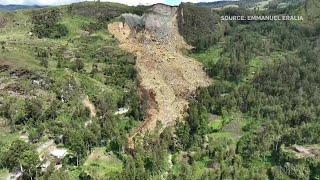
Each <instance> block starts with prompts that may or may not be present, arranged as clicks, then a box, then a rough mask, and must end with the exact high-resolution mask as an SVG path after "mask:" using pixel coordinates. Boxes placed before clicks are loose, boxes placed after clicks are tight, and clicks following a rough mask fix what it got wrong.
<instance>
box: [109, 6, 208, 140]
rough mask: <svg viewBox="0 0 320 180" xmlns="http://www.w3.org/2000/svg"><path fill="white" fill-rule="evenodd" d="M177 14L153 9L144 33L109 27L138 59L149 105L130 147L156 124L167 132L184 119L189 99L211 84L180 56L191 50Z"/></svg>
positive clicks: (118, 25) (129, 27) (114, 25)
mask: <svg viewBox="0 0 320 180" xmlns="http://www.w3.org/2000/svg"><path fill="white" fill-rule="evenodd" d="M176 11H177V8H176V7H171V6H166V5H162V4H157V5H154V6H153V7H152V8H151V9H150V12H148V13H147V14H144V15H143V19H144V23H145V29H144V30H141V31H135V28H133V27H132V24H130V23H129V24H130V25H128V23H126V22H124V23H123V22H115V23H112V24H109V26H108V30H109V32H110V33H111V34H113V35H114V36H115V37H116V38H117V39H118V40H119V41H120V47H121V48H122V49H124V50H126V51H128V52H130V53H133V54H135V55H136V56H137V63H136V68H137V70H138V76H139V80H140V86H141V88H140V89H143V91H142V92H143V93H142V94H143V98H144V100H145V101H147V103H146V104H148V106H147V108H148V109H147V118H146V119H145V121H144V123H143V124H142V125H141V126H140V127H139V128H138V129H137V130H136V131H134V132H133V133H132V136H131V137H130V138H129V144H130V145H131V146H133V144H134V143H130V142H133V141H132V140H133V139H134V137H135V136H136V135H137V134H140V133H142V134H143V133H144V132H146V131H150V130H153V129H154V128H155V127H156V125H157V121H160V122H161V124H162V125H163V128H165V127H167V126H172V125H174V124H175V122H176V121H177V120H181V119H183V118H184V116H185V110H186V109H187V107H188V98H189V97H190V96H192V95H193V94H194V93H195V91H196V90H197V89H198V88H199V87H204V86H208V85H209V84H210V83H211V79H209V78H208V77H207V75H206V74H205V72H204V71H203V67H202V65H201V64H200V63H199V62H197V61H196V60H194V59H191V58H188V57H185V56H184V55H183V54H182V52H181V50H182V49H186V48H190V46H189V45H187V44H186V43H185V41H184V40H183V38H182V37H181V36H180V35H179V33H178V28H177V18H176Z"/></svg>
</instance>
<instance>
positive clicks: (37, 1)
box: [0, 0, 217, 5]
mask: <svg viewBox="0 0 320 180" xmlns="http://www.w3.org/2000/svg"><path fill="white" fill-rule="evenodd" d="M80 1H84V0H0V4H1V5H6V4H24V5H62V4H70V3H73V2H80ZM101 1H110V2H119V3H123V4H128V5H139V4H155V3H165V4H170V5H177V4H179V3H180V2H212V1H217V0H101Z"/></svg>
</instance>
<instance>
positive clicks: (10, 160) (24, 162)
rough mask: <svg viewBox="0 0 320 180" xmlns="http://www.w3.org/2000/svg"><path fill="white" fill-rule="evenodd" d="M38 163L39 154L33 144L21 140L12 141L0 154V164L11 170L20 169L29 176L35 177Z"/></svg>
mask: <svg viewBox="0 0 320 180" xmlns="http://www.w3.org/2000/svg"><path fill="white" fill-rule="evenodd" d="M39 163H40V161H39V156H38V154H37V152H36V151H35V149H34V148H33V146H30V145H29V144H27V143H25V142H24V141H21V140H16V141H14V142H12V143H11V145H9V146H8V148H7V149H4V150H3V151H2V153H1V154H0V164H2V165H3V166H4V167H6V168H8V169H10V170H11V171H14V170H15V169H21V170H22V172H23V173H24V174H25V175H26V176H28V177H30V178H33V177H35V175H36V172H37V165H38V164H39Z"/></svg>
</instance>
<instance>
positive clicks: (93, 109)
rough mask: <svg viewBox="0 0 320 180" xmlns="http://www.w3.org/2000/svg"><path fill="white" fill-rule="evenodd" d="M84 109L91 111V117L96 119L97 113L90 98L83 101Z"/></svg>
mask: <svg viewBox="0 0 320 180" xmlns="http://www.w3.org/2000/svg"><path fill="white" fill-rule="evenodd" d="M82 103H83V105H84V107H86V108H88V109H89V110H90V117H96V115H97V111H96V108H95V107H94V105H93V104H92V102H91V101H90V100H89V98H88V96H86V98H85V99H84V100H83V101H82Z"/></svg>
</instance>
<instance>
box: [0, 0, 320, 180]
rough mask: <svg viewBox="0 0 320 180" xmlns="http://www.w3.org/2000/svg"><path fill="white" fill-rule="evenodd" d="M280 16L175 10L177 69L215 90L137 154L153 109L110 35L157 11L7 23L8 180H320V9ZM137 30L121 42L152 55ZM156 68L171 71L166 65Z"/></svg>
mask: <svg viewBox="0 0 320 180" xmlns="http://www.w3.org/2000/svg"><path fill="white" fill-rule="evenodd" d="M280 2H282V1H279V3H280ZM287 2H288V3H290V2H289V1H287ZM277 3H278V2H277ZM278 5H279V4H276V5H274V6H269V7H268V8H269V9H263V10H257V9H251V8H249V9H248V8H246V7H240V8H224V9H219V10H212V9H211V10H210V9H204V8H203V7H200V8H199V7H196V6H194V5H192V4H181V5H180V6H179V7H178V14H177V22H178V28H179V32H180V35H181V36H183V37H184V39H185V41H186V42H187V43H188V44H190V45H192V46H193V47H194V49H193V51H190V52H185V51H183V52H185V53H187V54H184V55H182V54H179V57H180V56H183V58H184V59H191V58H192V59H197V60H199V62H201V63H202V64H203V66H204V69H203V70H204V71H205V72H206V73H207V75H208V76H210V77H211V78H212V79H213V80H214V81H213V83H212V84H211V85H210V86H208V87H202V88H198V89H197V91H196V93H192V95H188V96H187V97H186V98H185V101H188V104H189V108H188V109H185V111H186V113H183V114H184V116H183V119H182V120H180V121H179V122H178V123H177V124H176V125H175V126H163V125H162V124H161V123H157V124H156V126H155V127H154V128H152V130H151V131H146V132H144V134H143V136H139V135H138V136H136V137H135V143H136V144H135V146H134V148H128V137H129V135H130V133H132V132H133V130H134V129H136V128H137V127H139V125H141V123H142V121H143V120H144V119H145V117H146V112H145V110H146V109H147V107H146V104H145V103H143V102H145V100H146V99H144V98H145V97H144V96H143V95H141V88H140V87H139V85H140V84H141V82H139V80H138V77H137V69H136V67H137V64H136V63H137V58H136V57H135V54H134V53H135V51H134V50H135V49H134V48H132V49H130V50H132V54H130V53H128V52H125V51H123V50H121V49H120V48H119V45H120V44H121V43H119V41H118V40H117V39H115V37H114V36H113V35H111V34H110V33H109V32H108V31H107V27H108V24H109V25H110V23H112V25H118V28H120V26H121V24H122V23H123V22H124V21H123V18H120V17H119V15H121V14H122V13H133V14H137V15H142V14H143V13H145V12H150V11H148V8H150V7H129V6H125V5H121V4H115V3H100V2H91V3H80V4H73V5H70V6H69V5H68V6H61V7H54V8H47V9H40V10H32V11H17V12H14V13H1V14H0V47H1V50H0V51H1V54H0V74H1V76H0V82H1V84H0V137H1V139H0V177H5V178H7V177H8V176H10V175H12V176H14V175H21V177H22V178H23V179H31V178H33V179H34V178H37V179H192V180H193V179H319V177H320V171H319V169H320V142H319V141H320V133H319V132H320V126H319V121H320V119H319V117H320V114H319V112H320V99H319V96H320V90H319V87H318V86H319V83H320V72H319V68H318V66H319V65H320V57H319V52H320V23H319V19H320V18H319V16H318V15H319V13H318V12H320V9H319V6H318V5H319V3H318V1H316V0H308V1H306V2H303V1H302V2H300V1H299V2H297V3H296V2H295V3H293V4H292V5H290V6H287V5H286V6H283V7H282V6H278ZM86 7H90V10H86ZM165 9H171V8H165ZM170 12H171V11H170ZM170 12H164V14H166V13H168V14H170ZM285 14H289V15H301V16H303V18H304V20H303V21H277V22H276V21H251V22H246V21H242V22H237V21H224V22H221V21H220V16H222V15H285ZM132 16H133V15H132ZM134 17H136V16H134ZM152 17H153V16H152ZM115 21H117V22H116V23H114V22H115ZM122 25H123V24H122ZM123 26H124V25H123ZM127 27H129V26H127ZM146 27H148V26H142V27H139V29H138V31H139V33H145V28H146ZM160 29H161V28H160ZM131 30H132V29H130V30H129V31H128V32H129V34H128V37H127V36H126V37H125V38H128V39H126V42H127V41H130V42H128V43H136V44H139V45H141V46H143V48H144V49H143V52H145V54H148V51H147V50H148V48H150V49H152V50H154V51H155V52H157V47H158V46H160V45H159V43H157V39H156V38H155V37H154V36H151V35H150V36H148V38H147V39H149V40H150V41H151V43H152V45H153V46H149V47H148V45H147V44H143V43H142V42H144V41H143V40H144V39H143V36H139V37H140V39H139V37H137V38H132V37H131V36H130V35H131V34H130V32H131ZM121 32H122V31H121ZM122 33H123V32H122ZM124 35H127V34H124ZM129 37H130V38H129ZM120 40H121V39H120ZM131 40H132V41H134V42H131ZM142 44H143V45H142ZM162 46H163V47H162ZM162 46H161V48H163V49H166V47H167V46H166V44H165V43H164V44H163V45H162ZM176 48H179V47H176ZM171 50H172V49H171ZM171 50H170V49H168V50H166V51H170V52H171ZM141 51H142V50H141ZM150 52H151V51H150ZM152 52H153V51H152ZM161 52H162V51H161ZM179 53H182V51H179ZM154 54H155V53H154ZM174 55H177V53H175V54H174ZM140 56H141V55H140ZM150 56H151V55H150ZM184 56H190V57H191V58H186V57H184ZM160 57H161V58H160ZM162 58H166V59H162ZM141 59H142V60H145V61H147V60H148V59H149V58H141V57H140V60H141ZM152 60H153V61H157V63H159V64H160V63H163V62H161V61H164V60H165V63H168V64H174V60H175V59H174V58H172V57H168V56H166V54H165V53H162V54H161V53H160V55H156V54H155V55H153V56H152ZM189 63H190V62H189ZM146 64H147V63H146ZM149 65H150V66H148V67H149V68H155V67H158V68H159V67H160V68H161V67H162V66H163V64H162V65H158V66H155V65H157V64H156V63H153V64H149ZM152 65H154V66H152ZM181 67H183V66H181ZM181 67H180V68H181ZM198 67H200V66H198ZM181 71H182V70H181ZM201 72H202V71H201ZM161 73H163V74H164V75H166V74H168V73H169V71H165V70H162V72H161ZM194 73H196V72H194ZM146 74H147V73H146ZM181 74H183V73H181ZM203 74H204V73H203ZM170 77H171V76H167V77H166V78H168V79H169V80H172V79H170ZM160 78H162V76H159V77H156V79H160ZM150 81H152V79H151V80H150ZM170 83H171V84H170V86H172V87H174V88H178V87H179V86H178V85H176V86H175V84H174V79H173V80H172V81H170ZM177 83H178V82H177ZM151 94H152V93H151ZM152 95H153V96H155V95H154V94H152ZM153 98H154V97H153ZM163 99H164V100H166V99H165V96H164V98H163ZM163 107H165V106H163ZM166 120H167V119H166ZM164 121H165V120H164ZM164 127H166V128H164Z"/></svg>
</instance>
